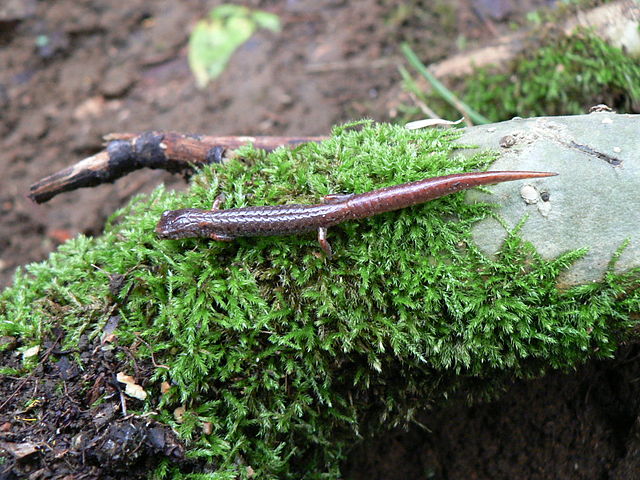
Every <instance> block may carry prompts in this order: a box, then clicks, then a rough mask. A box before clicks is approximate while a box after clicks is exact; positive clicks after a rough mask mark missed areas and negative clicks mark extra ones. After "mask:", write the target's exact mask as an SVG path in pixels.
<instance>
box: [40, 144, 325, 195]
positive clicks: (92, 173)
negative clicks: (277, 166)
mask: <svg viewBox="0 0 640 480" xmlns="http://www.w3.org/2000/svg"><path fill="white" fill-rule="evenodd" d="M104 138H105V140H106V141H107V146H106V149H105V150H102V151H101V152H98V153H96V154H95V155H92V156H91V157H88V158H85V159H84V160H82V161H80V162H78V163H76V164H75V165H72V166H70V167H67V168H65V169H64V170H61V171H59V172H57V173H54V174H53V175H50V176H48V177H46V178H43V179H42V180H40V181H39V182H36V183H34V184H33V185H31V187H30V189H29V190H30V193H29V198H31V199H32V200H33V201H34V202H36V203H44V202H46V201H48V200H50V199H51V198H53V197H55V196H56V195H58V194H60V193H63V192H68V191H71V190H75V189H77V188H83V187H93V186H96V185H100V184H102V183H109V182H113V181H114V180H116V179H118V178H120V177H123V176H125V175H126V174H128V173H129V172H132V171H134V170H137V169H140V168H153V169H162V170H167V171H169V172H172V173H182V174H184V175H189V174H191V173H192V172H193V171H194V169H195V168H197V167H198V166H201V165H206V164H209V163H222V162H223V161H224V160H226V159H228V158H231V157H232V156H233V154H232V152H233V150H235V149H237V148H238V147H240V146H242V145H247V144H249V143H252V144H253V145H254V146H255V147H256V148H259V149H262V150H267V151H272V150H275V149H276V148H278V147H281V146H288V147H295V146H297V145H300V144H302V143H306V142H318V141H322V140H324V139H326V137H245V136H227V137H213V136H205V135H183V134H179V133H175V132H144V133H141V134H133V133H112V134H109V135H106V136H105V137H104Z"/></svg>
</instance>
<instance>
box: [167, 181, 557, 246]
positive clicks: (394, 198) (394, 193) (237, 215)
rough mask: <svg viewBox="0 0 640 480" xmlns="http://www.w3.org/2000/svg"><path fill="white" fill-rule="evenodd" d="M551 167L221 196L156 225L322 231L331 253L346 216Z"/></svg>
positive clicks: (194, 232)
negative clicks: (317, 195)
mask: <svg viewBox="0 0 640 480" xmlns="http://www.w3.org/2000/svg"><path fill="white" fill-rule="evenodd" d="M554 175H557V173H550V172H510V171H507V172H470V173H458V174H454V175H446V176H443V177H434V178H425V179H424V180H418V181H417V182H410V183H403V184H401V185H394V186H391V187H385V188H380V189H378V190H372V191H371V192H366V193H359V194H352V195H329V196H327V197H325V198H324V199H323V202H324V203H320V204H315V205H297V204H292V205H270V206H262V207H243V208H230V209H227V210H221V209H220V208H219V207H220V203H221V202H222V200H223V197H222V196H219V197H218V198H217V199H216V201H215V202H214V203H213V207H212V208H211V210H201V209H197V208H183V209H180V210H167V211H166V212H164V213H163V214H162V218H161V219H160V221H159V222H158V226H157V227H156V233H157V234H158V236H159V237H160V238H169V239H179V238H189V237H208V238H213V239H214V240H220V241H231V240H233V239H234V238H237V237H252V236H269V235H289V234H292V233H303V232H310V231H313V230H317V231H318V241H319V242H320V246H321V247H322V249H323V250H324V252H325V253H326V254H327V256H328V257H331V247H330V245H329V242H327V228H328V227H332V226H334V225H337V224H339V223H342V222H344V221H347V220H356V219H359V218H366V217H371V216H373V215H377V214H379V213H384V212H390V211H393V210H398V209H400V208H405V207H410V206H412V205H417V204H419V203H424V202H428V201H429V200H433V199H435V198H439V197H443V196H445V195H449V194H451V193H455V192H458V191H460V190H465V189H468V188H473V187H477V186H480V185H489V184H492V183H500V182H509V181H512V180H521V179H525V178H539V177H551V176H554Z"/></svg>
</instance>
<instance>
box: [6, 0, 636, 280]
mask: <svg viewBox="0 0 640 480" xmlns="http://www.w3.org/2000/svg"><path fill="white" fill-rule="evenodd" d="M638 43H639V42H638V4H637V2H635V1H629V0H623V1H614V2H603V1H561V0H526V1H509V0H454V1H451V0H435V1H420V0H411V1H393V0H360V1H357V2H355V1H354V2H348V1H341V0H313V1H311V0H286V1H285V0H282V1H273V0H271V1H270V0H254V1H246V2H243V3H241V4H240V3H237V2H234V3H223V2H217V1H211V0H208V1H205V0H182V1H180V2H176V1H169V0H158V1H149V0H129V1H127V2H116V1H97V0H56V1H44V0H42V1H39V0H3V1H2V2H1V4H0V286H3V285H6V284H7V283H8V282H10V279H11V276H12V274H13V271H14V270H15V268H16V266H18V265H21V264H25V263H28V262H31V261H36V260H40V259H42V258H44V257H45V256H46V254H47V253H48V252H49V251H50V250H51V249H52V248H55V246H57V245H58V244H59V243H61V242H63V241H65V240H66V239H68V238H70V237H73V236H75V235H76V234H78V233H85V234H88V235H93V234H99V233H100V231H101V229H102V226H103V224H104V221H105V219H106V218H107V217H108V216H109V215H110V214H111V213H113V212H114V211H115V210H116V209H117V208H118V207H120V206H122V205H123V204H124V203H125V202H126V201H127V199H129V198H130V197H131V196H132V195H133V194H135V193H139V192H146V191H150V190H151V189H152V188H153V187H154V186H155V185H157V184H159V183H162V182H166V183H168V184H169V185H170V187H171V188H183V187H184V182H183V181H182V180H181V179H180V178H177V177H172V176H170V175H168V174H164V173H161V172H157V171H149V170H146V171H140V172H136V173H134V174H132V175H129V176H128V177H126V178H125V179H122V180H120V181H118V182H117V183H116V184H114V185H103V186H100V187H97V188H92V189H84V190H80V191H76V192H71V193H67V194H65V195H61V196H59V197H56V198H54V199H53V200H52V201H50V202H49V203H47V204H45V205H40V206H38V205H35V204H32V203H31V202H30V201H29V200H28V199H27V198H26V193H27V192H28V187H29V185H30V184H31V183H33V182H35V181H37V180H38V179H40V178H42V177H43V176H45V175H48V174H51V173H53V172H56V171H58V170H60V169H61V168H64V167H65V166H67V165H71V164H73V163H75V162H77V161H78V160H80V159H82V158H84V157H86V156H89V155H92V154H94V153H96V152H97V151H99V150H100V149H101V148H102V136H103V135H105V134H107V133H110V132H142V131H145V130H173V131H178V132H182V133H202V134H209V135H233V134H237V135H240V134H247V135H323V134H328V133H329V132H330V129H331V126H332V125H334V124H336V123H340V122H345V121H349V120H353V119H359V118H363V117H367V118H373V119H375V120H377V121H391V122H407V121H409V120H415V119H418V118H425V117H430V116H437V117H443V118H446V119H448V120H456V119H458V118H463V117H464V118H465V119H466V123H467V124H471V123H482V122H488V121H499V120H503V119H508V118H511V117H513V116H514V115H519V116H523V117H524V116H534V115H544V114H575V113H583V112H586V111H587V110H588V108H589V107H590V106H592V105H595V104H598V103H606V104H608V105H609V106H611V107H613V108H614V109H616V110H618V111H620V112H623V111H624V112H637V111H638V109H639V105H640V104H639V98H640V94H639V89H640V73H639V72H640V70H639V68H638V64H637V55H638ZM426 67H428V70H427V69H426ZM425 74H426V77H425ZM434 79H435V80H434ZM440 83H441V84H442V85H441V84H440ZM443 89H444V90H443ZM450 95H455V98H454V99H453V101H452V100H451V99H450V98H449V96H450Z"/></svg>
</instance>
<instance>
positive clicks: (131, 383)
mask: <svg viewBox="0 0 640 480" xmlns="http://www.w3.org/2000/svg"><path fill="white" fill-rule="evenodd" d="M116 380H118V381H119V382H120V383H124V385H125V388H124V393H126V394H127V395H129V396H130V397H133V398H137V399H138V400H145V399H146V398H147V392H145V391H144V388H142V387H141V386H140V385H138V384H137V383H136V381H135V379H134V378H133V377H132V376H130V375H127V374H125V373H124V372H118V374H117V375H116Z"/></svg>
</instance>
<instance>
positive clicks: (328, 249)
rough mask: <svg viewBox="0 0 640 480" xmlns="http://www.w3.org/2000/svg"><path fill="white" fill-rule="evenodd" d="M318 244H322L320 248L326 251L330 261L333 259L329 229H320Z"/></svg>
mask: <svg viewBox="0 0 640 480" xmlns="http://www.w3.org/2000/svg"><path fill="white" fill-rule="evenodd" d="M318 242H319V243H320V248H322V250H323V251H324V254H325V255H326V256H327V258H328V259H331V257H332V256H333V252H332V251H331V245H329V242H328V241H327V228H326V227H320V228H318Z"/></svg>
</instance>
